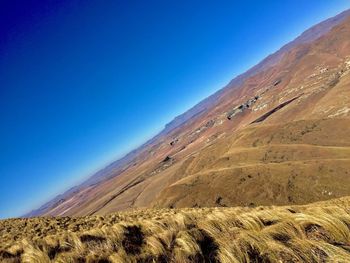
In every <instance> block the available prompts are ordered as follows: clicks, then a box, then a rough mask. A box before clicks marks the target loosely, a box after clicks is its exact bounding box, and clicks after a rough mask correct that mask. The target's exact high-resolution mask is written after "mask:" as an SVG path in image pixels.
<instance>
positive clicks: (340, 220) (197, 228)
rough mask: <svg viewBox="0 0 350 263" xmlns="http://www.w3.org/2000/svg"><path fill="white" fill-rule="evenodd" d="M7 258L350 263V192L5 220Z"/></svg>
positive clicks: (1, 232) (3, 255)
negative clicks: (270, 203)
mask: <svg viewBox="0 0 350 263" xmlns="http://www.w3.org/2000/svg"><path fill="white" fill-rule="evenodd" d="M0 237H1V243H0V260H1V262H349V260H350V198H342V199H337V200H335V201H328V202H321V203H315V204H311V205H306V206H288V207H256V208H248V207H235V208H188V209H162V210H138V211H131V212H123V213H117V214H111V215H107V216H103V217H102V216H92V217H82V218H68V217H63V218H32V219H8V220H2V221H0Z"/></svg>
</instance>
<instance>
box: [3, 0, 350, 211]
mask: <svg viewBox="0 0 350 263" xmlns="http://www.w3.org/2000/svg"><path fill="white" fill-rule="evenodd" d="M347 8H350V2H349V1H348V0H332V1H329V0H307V1H304V0H303V1H301V0H284V1H277V0H276V1H260V0H259V1H247V0H241V1H238V0H236V1H203V0H198V1H191V0H184V1H181V0H176V1H172V0H170V1H164V0H159V1H153V0H147V1H141V0H140V1H133V0H130V1H129V0H128V1H117V0H105V1H93V0H90V1H89V0H84V1H83V0H81V1H78V0H61V1H59V0H45V1H44V0H43V1H40V0H35V1H34V0H23V1H20V0H1V1H0V218H5V217H13V216H19V215H21V214H23V213H24V212H27V211H28V210H31V209H32V208H36V207H37V206H39V205H41V204H42V203H43V202H45V201H47V200H49V199H50V198H52V197H54V196H55V195H56V194H58V193H61V192H63V191H64V190H66V189H67V188H69V187H70V186H72V185H74V184H76V183H78V182H80V181H81V180H83V179H84V178H87V177H88V176H90V175H91V174H92V173H93V172H94V171H96V170H98V169H99V168H101V167H103V166H104V165H105V164H107V163H109V162H111V161H112V160H115V159H117V158H118V157H120V156H122V155H123V154H125V153H126V152H127V151H128V150H130V149H132V148H134V147H135V146H137V145H139V144H141V143H142V142H144V141H145V140H146V139H148V138H150V137H151V136H153V135H155V134H156V133H157V132H159V131H160V130H161V129H162V128H163V126H164V125H165V124H166V123H167V122H169V121H170V120H171V119H172V118H174V117H175V116H176V115H178V114H180V113H182V112H184V111H185V110H187V109H188V108H190V107H191V106H193V105H194V104H196V103H197V102H199V101H200V100H201V99H203V98H205V97H207V96H208V95H210V94H211V93H213V92H214V91H216V90H218V89H219V88H221V87H223V86H224V85H225V84H226V83H227V82H228V81H229V80H231V79H232V78H233V77H234V76H235V75H237V74H238V73H242V72H243V71H244V70H246V69H248V68H249V67H250V66H252V65H254V64H256V63H257V62H258V61H259V60H261V59H263V58H264V57H265V56H266V55H268V54H269V53H272V52H273V51H275V50H277V49H278V48H280V47H281V46H282V45H283V44H285V43H287V42H288V41H290V40H292V39H294V38H295V37H296V36H297V35H299V34H300V33H302V32H303V31H304V30H305V29H307V28H308V27H310V26H312V25H314V24H315V23H317V22H320V21H322V20H324V19H326V18H328V17H330V16H333V15H336V14H337V13H339V12H341V11H342V10H345V9H347Z"/></svg>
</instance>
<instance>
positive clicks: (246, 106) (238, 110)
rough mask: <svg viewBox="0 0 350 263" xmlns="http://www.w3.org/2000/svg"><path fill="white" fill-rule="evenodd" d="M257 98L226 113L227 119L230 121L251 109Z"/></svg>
mask: <svg viewBox="0 0 350 263" xmlns="http://www.w3.org/2000/svg"><path fill="white" fill-rule="evenodd" d="M259 98H260V96H255V97H254V98H252V99H249V100H247V101H246V102H245V103H243V104H241V105H239V106H237V107H235V108H233V109H232V110H230V111H229V112H228V113H227V119H229V120H231V119H232V118H233V117H234V116H236V115H237V114H239V113H241V112H243V111H244V110H246V109H249V108H251V107H252V106H253V104H254V103H255V102H256V101H257V100H258V99H259Z"/></svg>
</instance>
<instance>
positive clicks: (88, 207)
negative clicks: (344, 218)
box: [26, 11, 350, 216]
mask: <svg viewBox="0 0 350 263" xmlns="http://www.w3.org/2000/svg"><path fill="white" fill-rule="evenodd" d="M349 15H350V11H346V12H344V13H342V14H340V15H338V16H336V17H335V18H332V19H329V20H326V21H325V22H322V23H320V24H319V25H316V26H315V27H313V28H311V29H309V30H307V31H306V32H305V33H303V34H302V35H301V36H300V37H299V38H297V39H296V40H294V41H293V42H291V43H289V44H287V45H286V46H284V47H282V48H281V49H280V50H279V51H277V52H276V53H275V54H273V55H270V56H269V57H268V58H266V59H265V60H263V61H262V62H261V63H259V64H258V65H257V66H255V67H253V68H252V69H250V70H248V71H247V72H246V73H244V74H242V75H240V76H238V77H237V78H236V79H234V80H232V81H231V82H230V83H229V84H228V85H227V86H226V87H225V88H223V89H222V90H220V91H218V92H217V93H215V94H214V95H212V96H211V97H209V98H207V99H206V100H204V101H203V102H201V103H200V104H198V105H196V106H195V107H194V108H192V109H191V110H189V111H188V112H186V113H185V114H183V115H181V116H179V117H177V118H176V119H175V120H174V121H173V122H171V123H170V124H169V125H167V127H166V128H165V130H164V131H162V132H161V133H160V134H158V135H157V136H156V137H155V138H153V139H152V140H150V141H149V142H147V143H145V144H144V145H143V146H141V147H140V148H138V149H136V150H135V151H133V152H132V153H130V154H128V155H127V156H126V157H125V158H123V159H121V160H119V161H117V162H115V163H113V164H111V165H110V166H108V167H107V168H106V169H104V170H102V171H101V172H99V173H98V174H96V175H95V176H93V177H92V178H91V179H89V180H88V181H87V182H85V183H83V184H82V185H80V186H78V187H75V188H74V189H72V190H70V191H68V192H67V193H65V194H63V195H61V196H60V197H59V198H56V199H55V200H53V201H51V202H49V203H48V204H46V205H44V206H43V207H41V208H40V209H38V210H36V211H33V212H31V213H29V214H28V215H26V216H35V215H93V214H105V213H109V212H112V211H116V210H122V209H129V208H135V207H198V206H232V205H250V206H254V205H270V204H281V205H285V204H304V203H308V202H313V201H318V200H326V199H329V198H334V197H341V196H345V195H350V187H349V186H348V185H350V184H349V183H347V182H348V181H349V180H350V177H349V173H350V143H349V142H350V107H349V105H350V90H349V85H350V74H349V72H350V18H349ZM310 190H311V191H310Z"/></svg>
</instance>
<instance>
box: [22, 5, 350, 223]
mask: <svg viewBox="0 0 350 263" xmlns="http://www.w3.org/2000/svg"><path fill="white" fill-rule="evenodd" d="M349 15H350V10H347V11H344V12H343V13H341V14H339V15H338V16H336V17H333V18H330V19H327V20H326V21H323V22H321V23H319V24H317V25H316V26H313V27H312V28H310V29H308V30H307V31H305V32H304V33H303V34H301V35H300V36H299V37H298V38H296V39H295V40H294V41H292V42H290V43H288V44H286V45H284V46H283V47H282V48H281V49H279V50H278V51H277V52H275V53H274V54H272V55H270V56H268V57H267V58H266V59H264V60H262V61H261V62H260V63H258V64H257V65H256V66H254V67H252V68H251V69H249V70H248V71H246V72H245V73H243V74H241V75H239V76H237V77H236V78H235V79H233V80H232V81H231V82H230V83H229V84H228V85H226V86H225V87H224V88H222V89H221V90H219V91H217V92H216V93H214V94H213V95H211V96H209V97H208V98H206V99H204V100H203V101H201V102H200V103H199V104H197V105H195V106H194V107H192V108H191V109H190V110H188V111H186V112H185V113H184V114H182V115H179V116H177V117H176V118H175V119H174V120H173V121H171V122H170V123H168V124H167V125H166V127H165V129H164V130H163V131H161V132H160V133H159V134H158V135H156V136H155V137H153V138H152V139H150V140H149V141H147V142H146V143H144V144H143V145H141V146H140V147H138V148H137V149H135V150H133V151H131V152H130V153H128V154H127V155H126V156H124V157H123V158H121V159H119V160H117V161H115V162H113V163H111V164H110V165H108V166H107V167H105V168H104V169H102V170H101V171H99V172H98V173H96V174H95V175H93V176H92V177H90V178H89V179H88V180H87V181H85V182H84V183H82V184H81V185H79V186H76V187H73V188H72V189H70V190H68V191H67V192H66V193H64V194H62V195H59V196H58V197H56V198H54V199H53V200H52V201H50V202H48V203H46V204H44V205H43V206H42V207H40V208H39V209H37V210H33V211H32V212H30V213H28V214H26V215H25V217H30V216H38V215H44V214H52V215H65V214H66V213H67V212H69V211H70V209H71V208H72V207H78V206H79V203H80V202H81V201H82V200H84V199H85V198H87V200H91V197H89V196H90V194H92V196H95V198H97V199H98V200H100V199H101V200H102V199H104V198H107V199H108V200H109V201H108V200H106V201H104V205H102V204H96V207H99V208H97V209H96V208H94V209H92V211H95V212H98V211H100V210H101V209H102V210H101V211H103V213H105V212H106V211H104V210H103V209H104V207H106V206H107V205H109V204H111V203H113V202H114V200H116V198H119V196H121V195H123V194H125V192H128V191H131V190H132V189H133V188H135V187H138V185H142V184H143V183H144V182H145V181H147V180H149V176H151V174H152V173H153V172H155V171H158V172H155V175H156V176H157V173H167V172H168V171H167V170H168V168H169V167H170V169H172V167H173V166H174V165H177V166H179V165H180V166H181V162H182V159H184V160H185V162H186V160H189V159H188V158H193V156H192V157H191V153H192V154H193V153H196V152H198V151H199V152H200V151H201V150H200V149H202V148H201V147H204V148H205V146H203V140H209V139H211V138H212V137H213V136H214V137H215V136H216V137H217V138H214V139H213V140H214V141H215V140H216V139H219V140H220V136H226V135H225V134H224V133H227V130H228V128H225V129H224V128H223V130H224V133H220V132H219V133H218V134H215V133H214V132H212V133H213V134H208V135H206V133H210V131H209V130H210V129H211V128H213V129H219V128H215V127H219V126H220V125H226V126H227V127H231V128H230V129H231V131H232V132H233V131H235V130H237V129H240V127H242V125H244V123H249V121H250V122H251V121H253V117H254V114H255V112H252V113H251V112H246V111H245V109H251V108H252V107H255V106H254V104H255V103H256V101H259V100H260V99H261V98H260V97H264V96H265V94H267V93H268V92H269V91H270V90H271V89H273V87H275V88H276V89H280V90H281V92H282V89H283V88H284V87H286V85H288V83H287V80H282V79H283V76H286V74H285V73H283V72H284V71H285V70H286V69H288V68H293V67H295V65H297V64H298V63H299V62H300V60H303V59H304V58H305V56H307V54H309V53H310V50H311V49H312V48H314V47H313V46H312V43H313V42H315V41H316V40H318V39H321V38H322V37H324V36H325V35H327V34H328V33H329V32H331V31H332V30H333V29H334V28H335V27H337V26H339V25H341V24H342V23H343V22H344V21H345V20H346V19H347V18H348V17H349ZM344 41H345V40H344ZM344 41H343V42H344ZM321 42H322V41H321ZM345 42H346V41H345ZM345 42H344V43H345ZM334 60H335V58H329V61H330V63H333V61H334ZM279 65H281V66H280V68H281V69H279V68H278V67H279ZM274 67H277V68H274ZM276 72H277V73H278V74H276ZM282 73H283V74H282ZM334 74H335V73H334ZM279 75H281V77H278V76H279ZM287 75H288V74H287ZM276 76H277V78H276ZM259 78H261V79H263V81H262V82H261V83H263V82H266V81H267V80H268V79H270V78H272V79H274V80H273V82H270V84H269V85H270V86H271V87H270V88H269V89H265V90H264V91H261V92H257V91H258V90H257V88H256V87H257V86H259V85H260V84H256V83H259V81H256V80H255V79H257V80H259ZM286 78H292V77H286ZM247 82H248V83H247ZM249 82H251V83H249ZM261 85H262V84H261ZM332 85H337V83H335V84H332ZM264 92H265V93H264ZM283 92H284V91H283ZM253 93H256V95H254V96H255V97H259V96H260V97H259V98H256V99H255V101H254V99H252V98H249V97H252V96H253ZM233 94H234V95H233ZM300 94H301V93H299V94H295V96H299V95H300ZM254 96H253V97H254ZM300 96H301V95H300ZM312 96H313V95H312ZM225 97H232V98H235V99H234V100H236V101H238V100H239V101H242V99H243V100H244V99H245V97H246V100H247V102H245V103H243V104H241V105H240V106H239V107H241V106H242V109H239V108H235V109H232V111H236V112H235V113H234V114H235V115H234V118H235V125H234V127H233V124H232V123H228V124H226V123H224V124H223V123H221V124H219V123H220V122H224V121H226V119H225V117H226V114H227V113H225V115H222V113H220V114H221V115H220V114H219V115H218V112H220V111H221V109H222V108H223V107H224V106H225V107H226V105H227V107H229V105H232V104H235V103H233V101H232V100H228V99H226V98H225ZM272 98H273V97H272ZM296 100H297V99H296ZM297 102H298V100H297ZM277 106H278V105H277ZM227 107H226V108H227ZM261 107H263V106H261ZM255 109H256V108H254V110H255ZM256 111H259V110H256ZM248 113H249V114H250V115H252V117H249V116H246V115H247V114H248ZM335 114H337V113H335ZM217 116H221V117H217ZM210 117H213V119H210ZM245 118H247V119H245ZM254 118H255V117H254ZM226 122H227V121H226ZM240 122H242V123H240ZM310 125H314V124H310ZM197 126H199V128H196V127H197ZM226 126H225V127H226ZM193 130H194V131H193ZM183 134H186V136H185V137H186V139H179V138H180V137H181V138H185V137H184V135H183ZM201 134H204V135H203V136H202V137H200V136H201ZM222 134H224V135H222ZM191 138H192V139H191ZM186 140H188V142H187V143H186ZM179 141H184V142H181V143H182V145H180V146H176V145H178V144H179ZM165 145H166V146H165ZM169 145H170V146H171V148H170V149H167V147H168V146H169ZM176 147H179V150H176ZM184 147H185V148H184ZM174 148H175V149H174ZM188 148H191V150H188ZM183 151H188V152H189V153H188V155H186V156H185V157H184V153H183ZM173 156H180V157H173ZM165 157H167V158H168V159H167V158H165ZM135 158H136V159H135ZM186 158H187V159H186ZM176 162H180V164H179V163H176ZM155 163H156V164H155ZM152 167H156V168H154V169H155V170H153V171H150V172H149V171H148V170H149V169H151V168H152ZM157 169H158V170H157ZM162 169H163V170H162ZM185 169H187V168H185ZM128 173H130V178H133V179H131V181H130V183H127V184H126V186H124V188H122V189H121V190H120V191H119V193H117V194H109V193H112V192H113V191H114V190H113V189H111V188H110V186H109V185H108V183H111V182H113V184H115V183H117V182H114V180H115V178H116V177H119V176H121V175H124V174H126V175H125V176H124V178H122V179H120V180H123V179H125V178H126V177H127V176H128ZM137 173H140V174H141V175H136V174H137ZM175 174H176V172H175ZM175 177H176V178H178V176H177V175H175ZM175 177H174V178H175ZM157 180H163V179H157ZM171 180H175V179H171ZM171 185H172V184H170V186H171ZM130 186H131V187H130ZM142 187H143V186H142ZM167 187H169V185H168V186H167ZM97 189H110V190H108V191H107V190H106V191H107V192H106V193H108V194H103V196H102V193H101V191H98V190H97ZM123 189H124V190H123ZM164 189H165V188H164ZM164 189H162V190H160V192H159V196H162V195H164ZM99 193H101V196H99ZM142 193H143V191H142V192H141V193H140V194H139V196H140V195H142ZM108 196H109V197H108ZM147 198H148V197H147ZM147 198H146V197H145V200H147ZM153 198H154V197H153ZM166 198H167V197H164V198H163V199H164V200H165V199H166ZM97 199H96V200H97ZM135 200H137V199H135ZM135 200H134V201H132V202H131V203H133V205H135V202H136V201H135ZM75 202H78V204H77V203H75ZM122 202H124V201H122ZM145 202H147V201H144V203H145ZM83 203H84V202H83ZM150 203H153V205H160V203H159V202H154V201H152V202H150ZM161 203H162V202H161ZM219 203H220V202H219ZM164 204H165V203H164V202H163V203H162V204H161V205H164ZM72 205H73V206H72ZM171 205H172V204H170V203H169V204H167V205H166V206H171ZM88 206H89V205H88ZM63 207H64V208H63ZM101 207H102V208H101ZM126 208H128V207H124V206H123V205H122V206H120V207H119V206H113V209H115V210H120V209H126ZM74 209H75V208H74ZM89 209H90V208H87V210H89ZM111 209H112V208H111ZM113 209H112V210H113ZM87 210H86V211H87ZM90 210H91V209H90ZM55 211H59V212H57V213H58V214H56V212H55ZM95 212H94V213H95ZM74 213H75V212H73V214H74ZM82 213H85V212H84V211H83V212H82Z"/></svg>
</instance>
